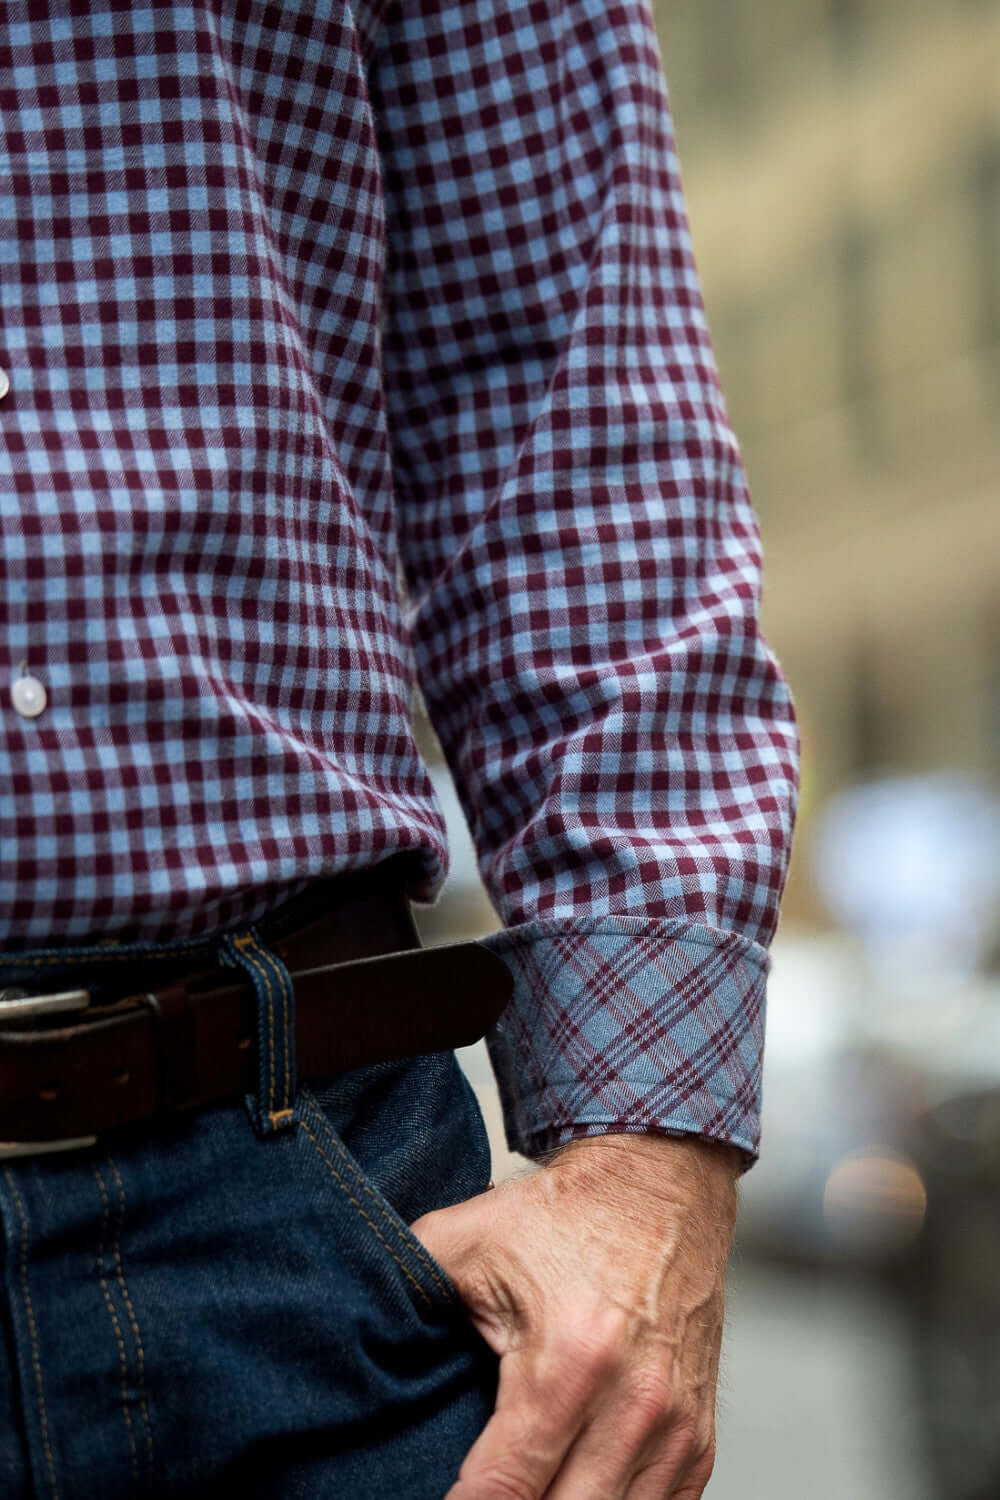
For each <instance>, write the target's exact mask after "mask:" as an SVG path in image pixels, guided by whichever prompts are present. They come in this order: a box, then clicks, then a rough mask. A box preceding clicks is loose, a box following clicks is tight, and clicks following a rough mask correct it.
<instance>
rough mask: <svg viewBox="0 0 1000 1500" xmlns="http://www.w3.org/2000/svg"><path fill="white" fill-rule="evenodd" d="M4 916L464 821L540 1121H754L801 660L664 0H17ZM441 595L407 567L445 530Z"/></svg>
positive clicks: (134, 922)
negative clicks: (702, 243) (762, 508)
mask: <svg viewBox="0 0 1000 1500" xmlns="http://www.w3.org/2000/svg"><path fill="white" fill-rule="evenodd" d="M0 317H2V324H0V365H2V366H3V367H4V368H5V369H6V370H7V371H8V372H9V375H10V381H11V388H10V392H9V394H8V395H7V396H6V398H5V399H4V400H3V402H2V403H0V484H2V496H3V503H2V537H0V541H2V574H0V635H2V642H3V652H4V655H5V666H6V671H7V673H9V674H10V676H11V677H12V678H13V677H15V676H16V675H18V674H19V673H22V672H24V671H27V672H30V673H31V674H33V675H34V676H36V677H38V678H39V679H40V680H41V681H42V683H43V684H44V686H45V689H46V691H47V694H48V706H47V707H46V709H45V711H44V712H43V713H42V714H41V715H39V716H38V717H37V718H33V719H29V718H24V717H21V716H20V715H19V714H18V713H17V712H16V711H15V709H14V707H13V706H12V705H11V703H10V702H9V700H8V698H7V696H6V694H5V695H4V701H3V706H2V709H0V788H2V790H0V796H2V812H0V851H2V853H0V940H2V941H3V942H5V943H6V944H7V945H8V946H27V945H34V946H37V945H39V944H41V943H43V942H50V941H53V940H55V941H61V940H64V939H67V938H73V939H76V940H81V939H84V938H86V937H88V936H96V935H99V936H108V935H117V936H119V937H120V938H144V939H152V940H167V939H171V938H177V937H181V936H187V935H193V934H197V933H200V932H205V931H207V930H209V929H215V928H219V927H225V926H227V925H230V924H232V923H234V922H236V921H237V920H241V921H245V920H249V919H252V918H254V917H255V916H258V915H260V914H261V913H262V912H263V911H265V910H266V909H267V908H268V907H269V906H271V905H273V904H274V903H275V902H276V901H278V900H280V899H282V898H284V897H286V896H288V895H290V894H292V893H293V892H294V891H296V890H298V889H300V888H301V887H302V886H304V885H305V884H306V883H307V882H308V880H309V879H310V878H312V877H315V876H317V875H319V874H327V873H333V872H337V871H342V870H347V869H350V868H355V867H359V866H365V865H368V864H370V863H372V862H373V861H376V860H378V859H380V858H382V857H384V856H386V855H388V854H390V853H393V852H395V851H397V850H401V849H413V850H416V851H419V854H420V856H421V860H422V865H421V869H422V876H421V878H420V880H419V881H418V882H417V883H416V884H415V886H414V890H413V894H414V896H415V897H416V898H418V899H423V900H429V899H432V898H433V896H434V894H435V892H436V891H437V890H438V889H439V887H440V884H441V881H442V879H443V875H444V872H445V868H446V861H447V855H446V848H445V841H444V826H443V819H442V816H441V813H440V809H439V807H438V805H437V803H436V801H435V798H434V795H433V792H432V789H431V786H430V782H429V779H428V776H427V773H426V768H425V767H424V765H423V764H422V762H421V759H420V756H419V754H418V752H417V749H416V746H415V744H414V740H413V736H412V733H411V728H410V721H409V715H408V707H409V704H410V701H411V697H412V689H413V685H414V681H415V678H419V681H420V683H421V685H422V687H423V691H424V694H425V697H426V700H427V703H428V705H429V708H430V711H431V714H432V717H433V719H434V722H435V725H436V728H437V730H438V733H439V735H440V737H441V741H442V744H443V746H444V749H445V752H446V754H447V756H448V759H449V762H450V764H451V766H452V769H453V771H454V773H455V776H456V780H457V783H458V786H459V790H460V793H461V796H462V798H463V803H464V806H465V809H466V812H467V815H468V818H469V822H470V826H471V828H472V831H473V834H474V837H475V840H476V843H477V847H478V851H479V856H480V861H481V869H482V873H483V877H484V879H485V881H486V884H487V887H488V889H489V891H490V893H491V895H492V897H493V899H494V901H495V902H496V905H497V908H498V911H499V912H500V914H501V916H502V918H503V920H504V922H505V924H506V927H507V930H506V931H505V932H504V933H502V934H501V935H500V936H499V937H498V938H496V939H494V940H493V941H495V942H496V944H497V946H498V947H499V949H500V951H502V952H503V953H504V955H505V957H506V959H507V961H508V962H509V963H510V965H511V967H512V969H513V971H514V973H515V977H516V981H517V983H516V993H515V999H514V1001H513V1002H512V1006H511V1008H510V1009H509V1011H508V1013H507V1015H506V1016H505V1018H504V1021H503V1024H502V1027H501V1028H500V1029H499V1030H498V1032H497V1034H496V1035H495V1036H494V1037H493V1038H492V1055H493V1058H494V1063H495V1065H496V1067H497V1070H498V1075H499V1078H500V1084H501V1089H502V1092H503V1095H504V1098H505V1105H506V1111H507V1114H506V1118H507V1125H508V1131H509V1134H510V1139H511V1143H512V1144H513V1145H514V1146H515V1147H517V1148H519V1149H521V1150H526V1151H528V1152H529V1153H532V1152H536V1151H538V1150H540V1149H544V1148H545V1147H547V1146H552V1145H555V1144H558V1143H560V1142H562V1141H564V1140H567V1139H569V1138H571V1137H572V1136H573V1135H575V1134H581V1133H592V1132H595V1131H599V1130H608V1129H611V1130H629V1129H644V1130H661V1131H672V1130H681V1131H686V1132H696V1133H698V1134H701V1135H704V1136H706V1137H710V1138H717V1139H723V1140H730V1141H733V1142H736V1143H738V1144H740V1145H741V1146H743V1148H744V1149H745V1150H747V1151H748V1152H751V1153H752V1152H753V1151H754V1150H755V1149H756V1140H757V1096H758V1084H759V1071H760V1044H761V1014H762V1009H761V1007H762V989H763V973H764V969H765V967H766V955H765V950H766V948H767V945H768V943H769V940H770V937H771V935H772V933H773V930H774V926H775V922H776V919H777V910H778V900H779V896H780V892H781V888H782V883H783V880H784V873H785V867H786V861H787V857H788V850H789V841H790V836H791V824H792V817H793V804H794V785H795V757H796V735H795V727H794V721H793V715H792V709H791V705H790V701H789V696H788V692H787V688H786V686H785V683H784V681H783V679H782V676H781V673H780V670H779V668H778V666H777V664H776V663H775V660H774V658H773V656H772V654H771V652H770V650H769V648H768V647H767V645H766V643H765V641H764V640H763V638H762V636H761V634H760V631H759V628H758V623H757V617H758V601H759V583H760V553H759V546H758V538H757V531H756V527H755V522H754V517H753V514H752V511H751V509H750V505H749V500H748V496H747V491H746V486H745V483H744V478H743V473H742V468H741V463H740V457H739V452H738V448H737V446H736V443H735V441H734V438H733V436H732V433H731V431H730V428H729V424H728V421H727V417H726V413H725V409H724V406H723V401H722V398H721V395H720V392H719V387H718V382H717V378H716V373H715V368H714V365H713V360H712V354H711V349H710V345H709V340H708V335H707V331H706V326H705V319H704V315H703V311H702V305H701V300H700V297H699V290H698V283H697V278H696V274H695V270H694V265H693V261H692V256H691V247H690V242H689V237H688V231H687V227H686V223H685V211H684V202H683V196H682V191H681V185H680V179H679V175H678V167H677V161H676V157H675V153H674V143H673V138H672V133H671V125H670V117H669V113H668V107H667V101H666V95H665V89H664V84H663V79H662V74H661V68H660V60H659V56H658V52H657V46H656V40H655V35H654V32H653V28H652V22H651V18H650V14H649V10H648V8H647V4H646V0H626V3H621V4H611V5H608V4H607V3H606V0H390V3H389V4H388V6H380V5H379V3H378V0H360V3H358V4H355V5H353V6H348V5H345V4H342V3H340V0H338V3H337V4H333V3H330V0H283V3H282V4H280V5H277V4H264V3H238V4H237V3H234V0H197V3H196V0H189V3H175V4H163V5H149V4H143V3H141V0H93V3H91V4H89V5H86V6H84V5H79V4H75V3H70V0H47V3H40V0H18V3H9V4H0ZM401 574H403V575H405V580H406V585H407V602H406V604H405V607H404V606H403V605H402V604H401V602H400V588H399V579H400V575H401Z"/></svg>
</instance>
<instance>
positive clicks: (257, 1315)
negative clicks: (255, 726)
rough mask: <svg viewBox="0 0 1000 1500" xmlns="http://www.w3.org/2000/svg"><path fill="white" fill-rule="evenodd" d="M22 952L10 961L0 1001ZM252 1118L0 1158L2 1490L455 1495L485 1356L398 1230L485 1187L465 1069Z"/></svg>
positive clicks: (447, 1066) (286, 1497)
mask: <svg viewBox="0 0 1000 1500" xmlns="http://www.w3.org/2000/svg"><path fill="white" fill-rule="evenodd" d="M178 946H180V945H178ZM105 951H106V950H105ZM78 954H79V950H78ZM30 957H31V955H19V956H18V957H17V958H16V959H15V958H14V956H13V955H8V956H7V958H9V959H10V960H11V962H7V960H6V958H5V957H4V956H3V955H0V987H2V986H3V984H5V983H11V982H23V977H24V973H23V969H24V963H25V962H26V960H29V959H30ZM84 957H85V958H89V959H90V960H91V961H92V966H93V969H92V971H93V974H94V976H95V977H96V978H97V979H98V980H99V977H100V973H101V969H100V959H99V956H98V950H96V949H90V950H87V951H86V954H85V955H84ZM18 964H20V965H21V968H20V969H19V968H18ZM74 976H75V979H76V981H77V982H79V979H80V973H79V968H77V969H76V970H75V971H74ZM63 977H64V976H63V975H62V974H61V973H60V971H59V970H58V969H55V970H53V971H52V972H51V973H49V972H48V971H47V972H46V987H47V988H48V989H52V988H58V987H59V983H60V980H61V979H62V978H63ZM331 1003H334V1002H333V997H331ZM270 1019H271V1021H272V1023H273V1022H274V1015H273V1013H272V1014H271V1017H270ZM277 1024H278V1026H279V1027H280V1025H281V1014H280V1012H279V1014H278V1021H277ZM345 1024H346V1025H349V1024H350V1020H349V1017H348V1018H345ZM281 1044H282V1041H281V1038H280V1036H279V1038H278V1045H279V1046H280V1045H281ZM285 1045H287V1039H285ZM259 1117H260V1101H259V1099H253V1098H250V1097H248V1098H247V1099H246V1100H242V1099H235V1100H233V1101H232V1102H227V1103H226V1104H224V1105H223V1106H221V1107H215V1108H210V1109H205V1110H202V1111H200V1112H198V1113H192V1114H190V1115H187V1116H184V1115H181V1116H176V1117H174V1118H173V1119H171V1120H167V1121H162V1122H160V1123H156V1124H152V1125H143V1126H141V1127H128V1128H123V1129H121V1130H118V1131H114V1132H109V1133H108V1134H107V1135H106V1136H104V1137H103V1138H102V1139H101V1140H100V1141H99V1142H98V1144H97V1145H96V1146H94V1147H92V1148H89V1149H86V1150H82V1151H74V1152H62V1153H58V1154H53V1155H50V1156H38V1157H32V1158H28V1159H26V1160H11V1161H7V1162H4V1163H2V1170H0V1212H2V1224H3V1268H4V1278H5V1279H4V1289H3V1296H2V1299H0V1302H2V1310H3V1331H4V1342H3V1347H2V1349H0V1494H2V1495H3V1496H4V1497H5V1500H21V1497H27V1496H29V1495H33V1496H39V1497H46V1500H90V1497H94V1500H97V1497H100V1500H114V1497H118V1496H140V1495H204V1496H218V1495H221V1494H226V1493H232V1494H238V1495H240V1496H241V1497H247V1496H260V1497H275V1500H277V1497H281V1500H291V1497H298V1496H301V1497H303V1500H305V1497H308V1500H333V1497H337V1500H355V1497H358V1500H361V1497H367V1496H391V1497H393V1500H441V1497H442V1496H443V1495H444V1493H445V1492H446V1490H447V1489H448V1487H449V1486H450V1484H451V1483H452V1482H453V1481H454V1478H455V1476H456V1474H457V1471H458V1468H459V1466H460V1464H461V1461H462V1459H463V1457H464V1456H465V1454H466V1452H467V1451H468V1449H469V1448H470V1447H471V1445H472V1443H473V1442H474V1441H475V1439H476V1437H477V1435H478V1433H479V1432H480V1431H481V1429H482V1427H483V1425H484V1424H485V1422H486V1420H487V1418H488V1417H489V1415H490V1413H491V1411H492V1409H493V1404H494V1400H495V1396H496V1384H497V1361H496V1358H495V1356H494V1355H493V1354H492V1353H491V1352H490V1350H489V1349H488V1347H487V1346H486V1344H485V1343H484V1341H483V1340H482V1339H481V1338H480V1337H479V1335H478V1334H477V1333H476V1331H475V1330H474V1328H473V1327H472V1324H471V1322H470V1320H469V1318H468V1316H467V1314H466V1312H465V1310H464V1308H463V1306H462V1304H461V1302H460V1301H459V1299H458V1297H457V1295H456V1292H455V1289H454V1286H453V1284H452V1282H451V1281H450V1279H449V1277H448V1275H447V1274H446V1272H445V1271H444V1270H443V1269H442V1267H441V1266H440V1265H438V1264H437V1263H436V1262H435V1261H434V1259H433V1258H432V1257H431V1256H430V1255H429V1254H428V1252H427V1251H426V1250H425V1249H424V1247H423V1246H422V1245H421V1243H420V1241H419V1240H418V1239H417V1238H416V1237H415V1236H414V1235H413V1234H412V1232H411V1231H410V1229H409V1228H408V1224H409V1223H410V1222H411V1221H412V1220H413V1219H415V1218H417V1217H418V1216H419V1215H420V1214H422V1213H424V1212H426V1211H428V1210H430V1209H433V1208H439V1207H444V1206H446V1205H448V1204H452V1203H456V1202H459V1201H460V1200H462V1199H463V1198H467V1197H469V1196H471V1195H472V1194H474V1193H478V1192H481V1191H483V1190H484V1189H485V1188H486V1186H487V1184H488V1180H489V1146H488V1142H487V1138H486V1133H485V1129H484V1126H483V1121H482V1116H481V1114H480V1111H479V1107H478V1104H477V1102H476V1099H475V1096H474V1094H473V1093H472V1091H471V1089H470V1088H469V1085H468V1083H467V1082H466V1080H465V1078H464V1076H463V1074H462V1072H461V1070H460V1068H459V1066H458V1063H457V1060H456V1058H455V1056H454V1054H453V1053H450V1052H449V1053H436V1054H433V1055H430V1056H425V1057H420V1058H416V1059H412V1060H408V1061H406V1062H403V1063H388V1064H387V1063H382V1064H377V1065H375V1066H372V1067H367V1068H362V1069H358V1070H355V1071H352V1072H345V1073H340V1074H337V1075H335V1076H330V1077H326V1078H324V1079H320V1080H311V1081H309V1082H308V1084H302V1083H300V1084H299V1086H298V1088H297V1090H296V1091H295V1096H294V1112H293V1117H292V1119H291V1121H290V1123H289V1125H288V1128H282V1129H278V1130H270V1131H267V1132H262V1131H261V1130H260V1128H259ZM255 1121H257V1122H258V1123H257V1124H255ZM228 1486H232V1488H231V1489H230V1488H228Z"/></svg>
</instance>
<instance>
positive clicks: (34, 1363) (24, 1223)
mask: <svg viewBox="0 0 1000 1500" xmlns="http://www.w3.org/2000/svg"><path fill="white" fill-rule="evenodd" d="M4 1176H5V1177H6V1179H7V1186H8V1187H9V1188H10V1191H11V1197H12V1198H13V1200H14V1207H15V1208H16V1209H17V1216H18V1218H19V1219H20V1221H21V1246H20V1270H21V1287H22V1289H23V1292H24V1306H25V1311H26V1312H27V1314H28V1336H29V1338H30V1340H31V1368H32V1370H33V1371H34V1375H35V1388H36V1390H37V1393H38V1417H39V1422H40V1425H41V1429H42V1448H43V1449H44V1451H45V1466H46V1468H47V1469H48V1471H49V1484H50V1485H51V1488H52V1495H53V1500H59V1485H58V1483H57V1482H56V1461H55V1455H54V1454H53V1452H52V1442H51V1439H50V1436H49V1414H48V1409H47V1407H46V1405H45V1383H44V1381H43V1379H42V1357H41V1353H40V1350H39V1346H38V1325H37V1323H36V1322H35V1309H34V1306H33V1305H32V1301H31V1292H30V1290H29V1288H28V1213H27V1210H26V1208H25V1206H24V1200H23V1198H22V1197H21V1194H20V1193H19V1191H18V1188H17V1184H16V1183H15V1181H14V1176H13V1173H12V1172H11V1171H10V1169H9V1167H8V1168H5V1169H4Z"/></svg>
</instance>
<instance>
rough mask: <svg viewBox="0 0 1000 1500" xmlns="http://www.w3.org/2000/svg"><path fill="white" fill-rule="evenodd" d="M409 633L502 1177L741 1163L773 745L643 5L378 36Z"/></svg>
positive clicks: (425, 25) (778, 830) (782, 854)
mask: <svg viewBox="0 0 1000 1500" xmlns="http://www.w3.org/2000/svg"><path fill="white" fill-rule="evenodd" d="M370 86H371V99H372V105H373V109H374V113H375V119H376V125H377V129H378V131H379V149H380V156H381V161H382V169H383V176H384V189H385V203H386V248H387V271H386V284H385V302H384V309H385V313H384V326H383V332H382V359H383V378H384V382H385V389H386V399H387V403H388V410H389V421H390V438H391V442H392V449H393V468H394V486H395V502H396V507H397V515H398V528H399V538H400V545H401V548H402V555H403V559H404V565H405V572H406V580H407V586H408V594H409V601H410V603H409V608H410V620H409V623H410V628H411V631H412V639H413V646H414V651H415V655H416V662H417V670H418V675H419V679H420V682H421V686H422V689H423V692H424V696H425V698H426V701H427V704H428V709H429V712H430V714H431V717H432V719H433V721H434V724H435V727H436V729H437V731H438V734H439V736H440V739H441V743H442V746H443V748H444V751H445V754H446V756H447V759H448V762H449V765H450V767H451V770H452V772H453V775H454V777H455V781H456V785H457V787H458V791H459V794H460V796H461V799H462V802H463V806H464V809H465V812H466V816H467V818H468V821H469V826H470V829H471V831H472V835H473V838H474V841H475V843H476V847H477V851H478V857H479V863H480V870H481V873H482V876H483V880H484V882H485V885H486V888H487V890H488V891H489V893H490V896H491V898H492V900H493V902H494V904H495V905H496V907H497V910H498V911H499V913H500V915H501V917H502V919H503V922H504V924H505V928H504V930H503V931H501V932H499V933H498V934H496V935H495V936H494V937H493V938H492V939H490V940H489V941H490V943H491V944H492V946H493V947H494V948H495V949H496V950H497V951H498V952H499V953H501V954H502V955H503V957H504V958H505V960H506V961H507V963H508V965H509V966H510V968H511V969H512V971H513V974H514V978H515V990H514V998H513V1000H512V1002H511V1004H510V1006H509V1007H508V1009H507V1011H506V1012H505V1014H504V1016H503V1018H502V1020H501V1022H500V1024H499V1025H498V1026H497V1028H496V1029H495V1031H494V1032H493V1034H492V1035H491V1036H490V1037H489V1039H488V1042H489V1047H490V1054H491V1059H492V1062H493V1066H494V1069H495V1072H496V1075H497V1080H498V1083H499V1087H500V1093H501V1098H502V1101H503V1105H504V1113H505V1121H506V1129H507V1135H508V1139H509V1142H510V1144H511V1146H512V1148H514V1149H516V1150H518V1151H521V1152H524V1153H525V1154H527V1155H529V1156H534V1155H538V1154H540V1153H541V1152H544V1151H546V1150H549V1149H551V1148H553V1147H554V1146H557V1145H560V1144H562V1143H564V1142H566V1141H568V1140H570V1139H572V1138H573V1137H576V1136H581V1135H595V1134H601V1133H604V1132H608V1131H616V1132H622V1131H653V1132H663V1133H681V1134H694V1135H698V1136H701V1137H703V1138H706V1139H711V1140H719V1141H727V1142H730V1143H732V1144H734V1145H736V1146H738V1147H740V1148H741V1149H742V1150H743V1151H744V1152H745V1153H747V1154H748V1156H749V1157H751V1158H752V1157H753V1156H754V1155H755V1153H756V1151H757V1148H758V1131H759V1100H760V1074H761V1054H762V1045H763V1017H764V996H765V976H766V971H767V967H768V957H767V948H768V944H769V942H770V939H771V936H772V934H773V931H774V928H775V925H776V922H777V915H778V903H779V898H780V894H781V889H782V886H783V883H784V877H785V870H786V865H787V860H788V854H789V846H790V840H791V831H792V824H793V820H794V805H795V795H796V777H797V748H798V746H797V735H796V729H795V721H794V715H793V708H792V704H791V700H790V696H789V692H788V689H787V685H786V683H785V681H784V678H783V676H782V674H781V671H780V668H779V666H778V664H777V663H776V661H775V658H774V656H773V654H772V652H771V650H770V648H769V646H768V645H767V643H766V641H765V640H764V638H763V636H762V634H761V631H760V628H759V624H758V606H759V597H760V577H761V555H760V546H759V537H758V531H757V526H756V522H755V518H754V515H753V512H752V510H751V506H750V501H749V497H748V494H747V488H746V484H745V480H744V474H743V468H742V462H741V458H740V453H739V449H738V446H737V443H736V441H735V439H734V436H733V433H732V431H731V429H730V425H729V421H728V418H727V414H726V410H725V406H724V403H723V399H722V396H721V393H720V389H719V383H718V378H717V374H716V369H715V364H714V360H713V355H712V351H711V346H710V342H709V336H708V331H707V327H706V322H705V317H704V312H703V307H702V301H701V297H700V292H699V286H698V280H697V275H696V271H695V268H694V262H693V258H692V250H691V243H690V238H689V233H688V227H687V221H686V211H685V204H684V199H683V193H682V187H681V182H680V176H679V169H678V163H677V158H676V154H675V147H674V139H673V132H672V125H671V119H670V113H669V107H668V101H667V94H666V86H665V83H664V78H663V71H662V66H661V61H660V56H659V50H658V45H657V40H656V34H655V31H654V28H653V23H652V18H651V14H650V11H649V9H648V4H647V0H624V3H619V4H611V5H610V6H609V5H608V4H607V0H393V3H392V4H391V7H390V9H389V11H388V12H387V13H386V15H385V17H384V24H383V29H382V33H381V36H380V39H379V44H378V46H377V49H376V51H375V53H374V55H373V58H372V62H371V67H370Z"/></svg>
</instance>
